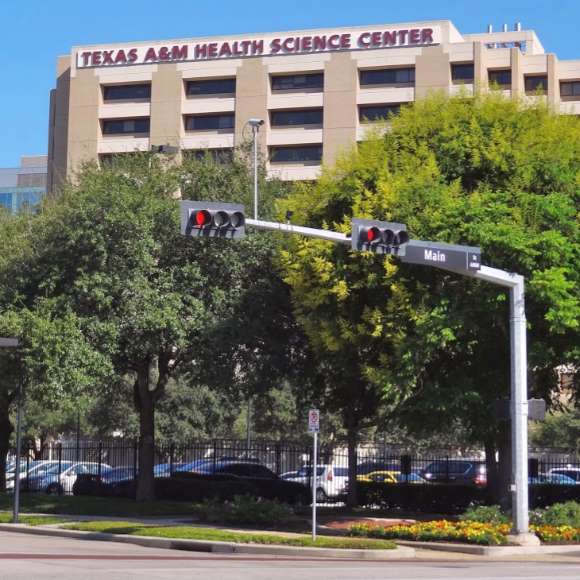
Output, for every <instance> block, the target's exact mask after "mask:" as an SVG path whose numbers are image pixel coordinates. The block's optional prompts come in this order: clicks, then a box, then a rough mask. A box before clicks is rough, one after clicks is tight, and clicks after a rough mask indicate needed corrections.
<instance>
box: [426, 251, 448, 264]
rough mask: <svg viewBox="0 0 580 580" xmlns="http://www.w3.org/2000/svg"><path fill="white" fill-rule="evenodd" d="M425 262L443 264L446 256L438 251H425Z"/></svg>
mask: <svg viewBox="0 0 580 580" xmlns="http://www.w3.org/2000/svg"><path fill="white" fill-rule="evenodd" d="M425 260H427V261H429V262H445V261H446V260H447V256H446V255H445V254H444V253H443V252H440V251H439V250H425Z"/></svg>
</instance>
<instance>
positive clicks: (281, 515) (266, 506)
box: [195, 495, 294, 526]
mask: <svg viewBox="0 0 580 580" xmlns="http://www.w3.org/2000/svg"><path fill="white" fill-rule="evenodd" d="M195 511H196V514H197V516H198V517H199V519H200V520H201V521H202V522H208V523H219V524H231V525H256V526H278V525H280V524H282V523H284V522H286V521H287V520H288V519H289V518H291V517H292V516H293V515H294V512H293V511H292V509H291V508H290V507H288V506H287V505H284V504H281V503H279V502H277V501H273V500H268V499H258V498H255V497H251V496H248V495H243V496H241V495H237V496H235V497H234V499H233V501H229V502H221V501H219V500H216V499H210V500H206V501H204V502H202V503H200V504H198V505H197V506H196V510H195Z"/></svg>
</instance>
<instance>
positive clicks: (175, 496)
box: [73, 473, 310, 504]
mask: <svg viewBox="0 0 580 580" xmlns="http://www.w3.org/2000/svg"><path fill="white" fill-rule="evenodd" d="M136 487H137V486H136V482H135V481H133V480H130V481H122V482H119V483H115V484H103V483H102V482H101V481H99V478H98V477H96V476H79V477H78V478H77V480H76V482H75V484H74V486H73V493H74V495H97V496H109V497H111V496H112V497H125V498H135V496H136ZM237 495H250V496H253V497H260V498H264V499H271V500H277V501H280V502H285V503H292V504H295V503H305V504H308V503H309V501H310V500H309V491H308V489H307V488H306V487H305V486H304V485H301V484H299V483H295V482H290V481H284V480H280V479H272V480H270V479H262V478H252V477H238V476H236V475H229V474H215V475H203V474H198V473H176V474H174V475H173V476H172V477H158V478H155V496H156V498H157V499H171V500H183V501H192V502H201V501H204V500H207V499H211V498H216V499H218V500H221V501H225V500H233V498H234V497H235V496H237Z"/></svg>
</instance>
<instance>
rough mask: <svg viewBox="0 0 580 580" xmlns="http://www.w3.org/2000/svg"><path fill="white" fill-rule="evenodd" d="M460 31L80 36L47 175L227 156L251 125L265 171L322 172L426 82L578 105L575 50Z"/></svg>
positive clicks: (440, 27) (54, 122)
mask: <svg viewBox="0 0 580 580" xmlns="http://www.w3.org/2000/svg"><path fill="white" fill-rule="evenodd" d="M515 28H516V29H515V30H513V31H507V30H503V31H501V32H491V31H488V32H486V33H482V34H461V33H460V32H459V31H458V30H457V29H456V28H455V26H454V25H453V23H452V22H450V21H448V20H436V21H427V22H412V23H402V24H395V25H378V26H377V25H373V26H364V27H352V28H339V29H321V30H301V31H291V32H280V33H269V34H263V35H257V34H256V35H245V36H233V37H208V38H194V39H183V40H171V41H165V42H142V43H127V44H114V45H102V46H100V45H99V46H80V47H74V48H73V49H72V51H71V54H70V55H66V56H62V57H60V58H59V59H58V62H57V79H56V87H55V89H53V90H52V91H51V97H50V127H49V151H48V157H49V162H48V188H49V191H56V190H58V186H59V184H60V183H62V180H63V179H67V178H71V177H72V176H73V175H74V173H75V171H77V170H78V169H79V168H80V167H81V166H82V164H83V163H84V162H87V161H91V160H95V161H99V162H101V163H105V162H107V160H109V159H110V158H111V156H113V155H122V154H127V153H131V152H134V151H148V150H150V149H152V148H153V149H156V148H158V147H160V146H171V147H172V148H176V150H177V151H178V154H179V155H196V156H197V155H205V154H207V153H206V152H209V153H210V154H212V155H214V156H215V157H216V158H217V159H227V158H228V156H229V155H231V152H232V150H233V148H234V147H236V146H237V145H239V144H241V143H242V142H243V141H244V140H246V139H251V138H252V129H251V127H250V126H249V123H248V121H249V120H250V119H260V120H263V121H264V123H263V125H262V127H261V128H260V131H259V143H260V148H261V151H262V153H263V155H264V158H265V159H266V160H267V166H268V171H269V173H270V175H272V176H276V177H278V178H280V179H283V180H308V179H316V177H317V176H318V174H319V172H320V168H321V165H322V164H323V163H332V162H333V160H335V159H336V157H337V155H339V154H340V152H341V151H343V150H345V149H348V148H350V147H352V146H353V144H354V143H356V142H357V141H359V140H361V139H362V138H363V137H364V134H365V132H366V131H367V130H368V127H369V124H370V123H372V122H373V121H375V120H381V119H385V118H388V116H389V115H391V114H396V113H397V112H398V110H399V108H400V107H401V106H404V105H405V104H408V103H412V102H413V101H414V100H415V99H418V98H421V97H424V96H425V95H427V94H428V93H429V92H431V91H443V92H445V93H447V94H457V93H458V92H459V91H463V92H466V93H467V94H473V93H474V91H479V90H487V89H488V88H489V87H493V88H495V89H496V90H501V91H503V92H504V93H505V94H506V96H517V97H524V98H529V99H541V100H545V101H547V103H548V104H549V105H550V106H551V107H553V108H554V109H555V110H557V111H558V112H561V113H566V114H574V115H580V60H574V61H560V60H558V58H557V57H556V56H555V55H554V54H547V53H546V52H545V51H544V48H543V47H542V45H541V43H540V41H539V39H538V38H537V36H536V34H535V33H534V32H533V31H529V30H521V28H520V27H519V26H516V27H515Z"/></svg>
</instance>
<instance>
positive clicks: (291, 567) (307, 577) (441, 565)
mask: <svg viewBox="0 0 580 580" xmlns="http://www.w3.org/2000/svg"><path fill="white" fill-rule="evenodd" d="M49 578H50V579H55V580H57V579H58V580H69V579H71V580H72V579H74V580H78V579H79V578H82V579H83V580H121V579H122V580H148V579H151V578H155V579H167V580H169V579H171V580H178V579H181V578H188V579H192V578H200V579H201V578H203V579H210V580H271V579H279V580H311V579H312V580H322V579H332V580H347V579H348V580H378V579H388V580H391V579H393V580H394V579H405V580H407V579H420V580H431V579H433V580H463V579H466V578H467V579H469V580H491V579H492V578H493V579H506V580H512V579H513V580H524V579H530V580H532V579H534V580H536V579H540V578H542V579H546V578H549V579H550V580H558V579H572V578H573V579H575V580H578V578H580V557H572V556H559V555H558V556H543V557H537V558H530V557H526V558H515V559H511V560H509V561H501V562H497V561H489V560H488V559H484V558H481V557H476V556H466V555H460V554H457V555H450V554H442V553H439V552H433V551H420V552H419V556H418V558H417V559H415V560H401V561H381V562H369V561H357V560H320V559H316V560H313V559H304V558H286V557H276V556H259V557H256V556H243V555H222V554H203V553H194V552H180V551H176V550H160V549H153V548H143V547H141V546H132V545H128V544H127V545H125V544H119V543H113V542H99V541H93V540H74V539H68V538H53V537H45V536H32V535H26V534H18V533H9V532H0V579H1V580H20V579H22V580H24V579H26V580H37V579H38V580H45V579H49Z"/></svg>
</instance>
